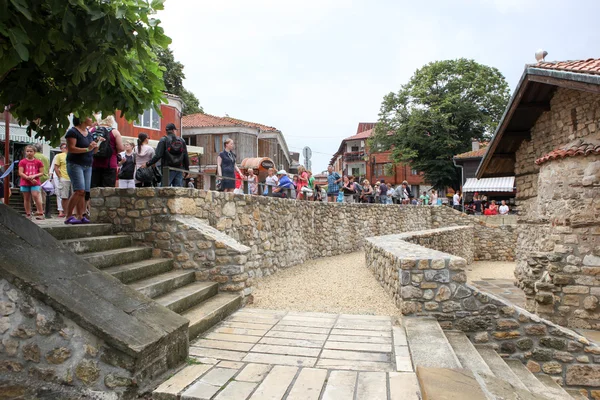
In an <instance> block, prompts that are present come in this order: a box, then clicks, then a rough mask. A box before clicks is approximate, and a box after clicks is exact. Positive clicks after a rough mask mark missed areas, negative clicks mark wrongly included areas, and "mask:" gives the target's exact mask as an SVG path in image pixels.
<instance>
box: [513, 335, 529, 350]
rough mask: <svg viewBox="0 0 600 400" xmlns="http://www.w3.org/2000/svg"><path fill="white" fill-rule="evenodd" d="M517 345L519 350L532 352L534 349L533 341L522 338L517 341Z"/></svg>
mask: <svg viewBox="0 0 600 400" xmlns="http://www.w3.org/2000/svg"><path fill="white" fill-rule="evenodd" d="M516 345H517V347H518V348H519V350H524V351H525V350H530V349H531V348H532V347H533V340H531V339H530V338H522V339H519V340H517V342H516Z"/></svg>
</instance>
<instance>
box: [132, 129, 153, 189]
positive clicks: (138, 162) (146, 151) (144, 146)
mask: <svg viewBox="0 0 600 400" xmlns="http://www.w3.org/2000/svg"><path fill="white" fill-rule="evenodd" d="M149 141H150V140H149V137H148V134H147V133H144V132H140V134H139V135H138V140H137V146H136V149H135V175H134V176H135V187H152V183H153V182H154V172H153V171H148V172H151V173H146V174H139V175H140V178H141V177H142V176H146V180H144V181H141V180H139V179H138V176H137V175H138V174H137V171H138V169H141V168H145V165H146V163H147V162H148V161H150V160H151V159H152V157H154V148H153V147H152V146H150V145H149V144H148V142H149Z"/></svg>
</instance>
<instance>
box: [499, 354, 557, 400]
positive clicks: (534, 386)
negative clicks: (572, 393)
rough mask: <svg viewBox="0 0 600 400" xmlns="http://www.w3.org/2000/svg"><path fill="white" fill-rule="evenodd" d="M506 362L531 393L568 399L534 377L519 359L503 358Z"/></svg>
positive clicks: (553, 398) (555, 399) (553, 399)
mask: <svg viewBox="0 0 600 400" xmlns="http://www.w3.org/2000/svg"><path fill="white" fill-rule="evenodd" d="M504 362H506V364H507V365H508V366H509V367H510V369H512V371H513V372H514V373H515V375H517V377H519V380H520V381H521V382H523V384H524V385H525V386H526V387H527V389H529V391H530V392H532V393H539V394H542V395H544V396H546V397H548V398H549V399H552V400H568V397H565V396H564V395H563V394H561V393H560V392H559V391H557V390H555V389H551V388H549V387H548V386H546V385H544V384H543V383H542V382H540V381H539V380H538V378H536V376H535V375H534V374H533V373H532V372H531V371H529V370H528V369H527V367H526V366H525V365H523V363H522V362H521V361H519V360H504Z"/></svg>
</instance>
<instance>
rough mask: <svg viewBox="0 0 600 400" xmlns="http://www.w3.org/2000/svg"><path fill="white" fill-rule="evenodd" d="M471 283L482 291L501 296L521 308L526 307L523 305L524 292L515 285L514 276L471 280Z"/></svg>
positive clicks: (524, 301)
mask: <svg viewBox="0 0 600 400" xmlns="http://www.w3.org/2000/svg"><path fill="white" fill-rule="evenodd" d="M472 284H473V286H475V287H477V288H479V289H481V290H483V291H484V292H487V293H491V294H493V295H496V296H498V297H500V298H503V299H505V300H507V301H509V302H511V303H512V304H514V305H516V306H519V307H521V308H526V307H525V305H526V302H527V299H526V297H525V292H523V290H521V289H520V288H519V287H517V286H515V280H514V278H513V279H482V280H480V281H473V282H472Z"/></svg>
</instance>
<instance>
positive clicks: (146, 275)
mask: <svg viewBox="0 0 600 400" xmlns="http://www.w3.org/2000/svg"><path fill="white" fill-rule="evenodd" d="M45 229H46V231H47V232H48V233H50V234H51V235H52V236H54V237H55V238H56V239H58V240H60V241H61V242H62V243H63V244H64V245H65V246H67V248H69V249H71V250H72V251H73V252H74V253H76V254H79V255H80V256H81V257H82V258H83V259H84V260H86V261H88V262H89V263H90V264H92V265H94V266H95V267H96V268H98V269H101V270H103V271H104V272H106V273H108V274H111V275H112V276H114V277H115V278H117V279H119V280H120V281H121V282H123V283H124V284H126V285H128V286H130V287H132V288H134V289H136V290H137V291H139V292H141V293H143V294H144V295H146V296H148V297H150V298H152V299H154V300H155V301H156V302H158V303H159V304H161V305H163V306H165V307H167V308H168V309H170V310H172V311H174V312H176V313H178V314H180V315H181V316H183V317H184V318H186V319H188V320H189V321H190V325H189V337H190V339H193V338H194V337H196V336H197V335H198V334H200V333H202V332H204V331H205V330H207V329H209V328H210V327H212V326H213V325H214V324H215V323H217V322H219V321H221V320H222V319H223V318H225V317H227V316H228V315H229V314H231V313H232V312H233V311H235V310H237V309H238V308H239V307H240V305H241V301H242V299H241V297H240V296H239V295H234V294H229V293H219V292H218V284H217V283H213V282H198V281H196V276H195V272H194V271H190V270H180V269H174V268H173V260H171V259H167V258H152V249H151V248H149V247H139V246H135V245H134V244H133V240H132V238H131V237H130V236H127V235H114V234H113V233H112V226H111V225H110V224H88V225H50V226H46V227H45Z"/></svg>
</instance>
